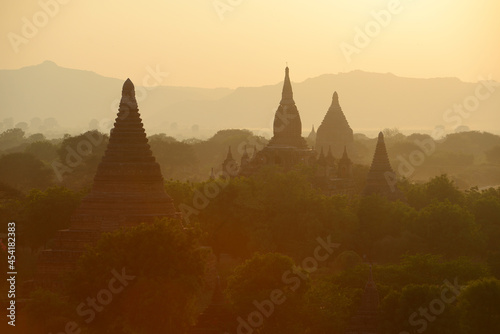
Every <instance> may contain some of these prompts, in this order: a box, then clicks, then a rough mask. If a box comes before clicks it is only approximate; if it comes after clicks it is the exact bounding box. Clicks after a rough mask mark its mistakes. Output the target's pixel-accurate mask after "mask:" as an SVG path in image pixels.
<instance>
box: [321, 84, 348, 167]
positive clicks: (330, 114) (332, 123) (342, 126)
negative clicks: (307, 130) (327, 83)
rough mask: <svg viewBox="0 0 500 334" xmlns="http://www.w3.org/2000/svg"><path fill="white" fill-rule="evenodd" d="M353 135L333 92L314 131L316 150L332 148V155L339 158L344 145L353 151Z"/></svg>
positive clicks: (337, 96)
mask: <svg viewBox="0 0 500 334" xmlns="http://www.w3.org/2000/svg"><path fill="white" fill-rule="evenodd" d="M353 142H354V135H353V131H352V129H351V127H350V126H349V123H348V122H347V119H346V117H345V115H344V112H343V111H342V108H341V107H340V103H339V95H338V94H337V92H334V93H333V97H332V103H331V105H330V108H329V109H328V111H327V112H326V115H325V118H324V119H323V122H321V125H320V126H319V127H318V131H317V133H316V146H315V148H316V149H317V150H320V149H323V150H325V151H326V150H329V149H330V148H331V149H332V153H333V156H334V157H336V158H340V157H341V156H342V153H343V150H344V147H347V149H348V150H349V152H351V154H352V153H353Z"/></svg>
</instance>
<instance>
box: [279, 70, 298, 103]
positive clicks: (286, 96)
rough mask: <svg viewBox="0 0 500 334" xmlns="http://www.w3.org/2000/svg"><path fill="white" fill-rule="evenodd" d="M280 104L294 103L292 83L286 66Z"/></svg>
mask: <svg viewBox="0 0 500 334" xmlns="http://www.w3.org/2000/svg"><path fill="white" fill-rule="evenodd" d="M281 104H295V102H294V101H293V91H292V83H291V82H290V69H289V68H288V66H287V67H286V68H285V81H284V82H283V91H282V94H281Z"/></svg>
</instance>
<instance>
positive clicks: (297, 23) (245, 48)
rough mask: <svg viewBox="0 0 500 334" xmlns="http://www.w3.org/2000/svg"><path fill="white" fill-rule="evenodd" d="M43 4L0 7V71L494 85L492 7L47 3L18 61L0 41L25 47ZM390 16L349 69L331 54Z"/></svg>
mask: <svg viewBox="0 0 500 334" xmlns="http://www.w3.org/2000/svg"><path fill="white" fill-rule="evenodd" d="M61 2H64V1H61ZM41 3H52V1H49V0H42V1H40V3H39V2H38V1H34V0H22V1H12V2H8V3H5V2H4V3H3V4H2V11H1V14H0V32H1V35H2V40H1V42H0V43H1V44H0V47H1V49H2V52H1V54H0V68H3V69H15V68H20V67H24V66H29V65H35V64H39V63H41V62H43V61H45V60H52V61H54V62H55V63H57V64H58V65H59V66H63V67H69V68H77V69H84V70H89V71H94V72H97V73H99V74H101V75H104V76H110V77H117V78H123V79H125V78H126V77H131V78H132V79H134V78H135V79H136V80H140V79H141V78H142V77H143V76H144V71H145V70H144V69H145V67H146V66H155V65H159V66H160V67H161V68H162V69H164V70H165V71H167V72H169V74H170V75H169V78H168V82H167V83H165V84H167V85H174V86H192V87H231V88H234V87H237V86H257V85H264V84H270V83H275V82H276V81H277V78H278V77H280V76H281V73H282V68H283V66H284V65H285V63H286V62H288V64H290V66H293V69H294V74H293V80H294V81H303V80H305V79H307V78H309V77H314V76H318V75H321V74H324V73H338V72H347V71H351V70H355V69H361V70H365V71H371V72H382V73H386V72H391V73H394V74H396V75H400V76H408V77H458V78H460V79H462V80H464V81H471V82H472V81H477V79H478V76H479V75H483V76H485V75H488V74H492V75H493V78H495V79H496V80H499V79H500V66H498V59H500V43H499V42H498V31H500V20H498V16H499V14H500V3H499V2H497V1H493V0H478V1H452V0H440V1H432V0H419V1H410V0H401V1H396V2H394V1H389V0H384V1H380V0H377V1H373V0H370V1H368V0H363V1H351V0H342V1H335V2H332V1H285V0H276V1H264V0H241V1H236V0H233V1H230V2H228V1H214V0H198V1H173V0H163V1H153V0H151V1H143V2H137V1H129V0H112V1H97V0H88V1H76V0H72V1H67V3H66V4H59V2H56V3H57V4H58V8H56V9H54V12H55V14H54V15H53V17H49V19H48V21H47V22H44V21H43V17H38V20H39V23H40V27H38V28H37V29H38V32H37V33H36V34H34V36H33V37H30V38H27V40H28V42H27V43H25V44H19V45H18V52H17V53H16V52H15V51H14V48H13V46H12V42H11V41H10V40H9V37H8V35H9V33H14V34H17V35H18V36H23V35H22V28H23V25H24V24H25V23H24V21H23V18H26V19H27V20H28V21H30V22H33V15H36V13H37V12H40V11H41V10H42V7H41ZM220 3H222V4H226V5H225V7H217V8H216V5H217V4H220ZM228 3H229V4H228ZM397 3H399V5H397ZM389 6H395V7H394V8H397V12H398V13H397V14H391V17H390V19H389V21H388V22H389V23H388V24H387V25H386V26H381V29H380V32H378V33H377V34H376V36H374V37H373V38H371V42H370V43H369V45H368V46H367V47H365V48H363V49H362V50H360V52H359V54H354V56H353V57H352V61H350V62H349V61H347V59H346V57H345V56H344V54H343V53H342V51H341V48H340V45H341V44H342V43H343V42H344V43H350V44H353V40H354V38H355V35H356V28H357V27H359V28H360V29H364V28H365V26H366V25H367V23H369V22H372V21H374V16H373V12H374V11H375V12H380V11H381V10H387V8H388V7H389ZM221 8H222V9H221ZM44 23H45V24H44Z"/></svg>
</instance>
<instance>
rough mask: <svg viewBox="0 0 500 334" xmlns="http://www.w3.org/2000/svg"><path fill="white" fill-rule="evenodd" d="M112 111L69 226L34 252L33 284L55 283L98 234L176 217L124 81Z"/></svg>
mask: <svg viewBox="0 0 500 334" xmlns="http://www.w3.org/2000/svg"><path fill="white" fill-rule="evenodd" d="M118 110H119V111H118V115H117V117H116V120H115V123H114V127H113V129H112V130H111V134H110V137H109V144H108V147H107V149H106V152H105V154H104V157H103V158H102V160H101V162H100V164H99V166H98V168H97V172H96V174H95V177H94V183H93V185H92V189H91V190H90V193H89V194H88V195H87V196H86V197H85V198H84V199H83V200H82V203H81V205H80V207H79V208H78V209H77V210H76V211H75V213H74V214H73V216H72V217H71V222H70V227H69V228H68V229H66V230H60V231H58V233H57V236H56V238H55V240H54V241H53V243H52V249H49V250H44V251H43V252H42V253H41V254H40V257H39V264H38V273H37V281H38V283H40V284H41V285H45V286H48V285H52V284H53V283H57V280H58V277H59V276H60V275H61V274H62V273H64V272H66V271H69V270H71V269H72V268H73V267H74V266H75V264H76V261H77V259H78V258H79V257H80V256H81V255H82V253H83V252H84V250H85V245H87V244H93V243H95V242H96V241H97V240H98V239H99V237H100V235H101V234H102V233H104V232H109V231H113V230H116V229H118V228H126V227H130V226H135V225H138V224H140V223H143V222H144V223H150V222H153V221H154V220H155V219H157V218H163V217H177V216H178V215H179V214H178V213H177V212H176V210H175V208H174V204H173V201H172V198H170V196H169V195H168V194H167V193H166V192H165V187H164V182H163V177H162V174H161V171H160V166H159V164H158V163H157V162H156V161H155V158H154V157H153V154H152V152H151V149H150V147H149V144H148V139H147V137H146V133H145V131H144V127H143V124H142V120H141V117H140V114H139V109H138V106H137V101H136V99H135V89H134V85H133V83H132V81H130V79H127V80H126V81H125V83H124V85H123V89H122V98H121V101H120V106H119V109H118Z"/></svg>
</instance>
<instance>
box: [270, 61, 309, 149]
mask: <svg viewBox="0 0 500 334" xmlns="http://www.w3.org/2000/svg"><path fill="white" fill-rule="evenodd" d="M273 134H274V135H273V138H271V141H270V142H269V145H270V146H281V147H296V148H302V149H306V148H307V144H306V141H305V139H304V138H303V137H302V121H301V120H300V115H299V111H298V109H297V106H296V105H295V101H294V100H293V91H292V83H291V81H290V69H289V68H288V66H287V67H286V68H285V80H284V82H283V91H282V93H281V101H280V105H279V106H278V110H276V114H275V116H274V123H273Z"/></svg>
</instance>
